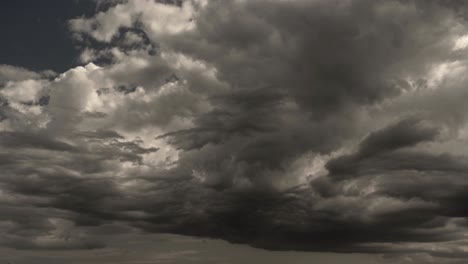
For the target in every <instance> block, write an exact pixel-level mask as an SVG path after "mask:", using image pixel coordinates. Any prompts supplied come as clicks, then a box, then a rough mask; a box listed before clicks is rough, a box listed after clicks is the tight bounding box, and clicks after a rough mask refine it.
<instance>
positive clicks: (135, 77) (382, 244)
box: [0, 0, 468, 263]
mask: <svg viewBox="0 0 468 264" xmlns="http://www.w3.org/2000/svg"><path fill="white" fill-rule="evenodd" d="M465 9H466V5H465V3H463V2H460V1H454V2H445V1H417V0H415V1H406V2H403V1H396V0H395V1H393V0H392V1H371V0H353V1H305V0H294V1H280V0H259V1H241V0H232V1H217V0H211V1H203V0H187V1H149V0H142V1H118V2H115V3H113V4H109V5H106V6H105V9H103V10H101V11H99V12H98V13H96V14H95V15H94V16H91V17H81V18H76V19H73V20H71V21H69V26H70V31H71V32H72V33H73V36H74V38H75V41H76V43H77V44H79V45H80V46H82V47H85V48H83V54H82V56H81V60H82V61H84V62H86V63H87V64H86V65H84V66H78V67H75V68H72V69H69V70H68V71H66V72H64V73H62V74H59V75H57V76H56V75H55V74H53V73H51V72H40V73H38V72H32V71H29V70H26V69H22V68H17V67H13V66H8V65H2V66H1V67H0V171H1V173H0V210H1V211H2V212H9V213H5V214H2V216H1V217H0V230H1V232H2V233H4V234H6V236H2V238H1V239H0V244H1V245H3V246H7V247H13V248H19V249H20V248H37V249H47V248H49V249H70V248H77V249H86V248H100V247H104V246H105V245H106V239H108V240H110V239H112V238H111V236H105V235H99V236H97V235H95V234H94V232H95V230H99V228H101V227H102V228H104V227H105V226H106V225H107V226H108V225H118V226H119V228H116V231H115V232H117V233H118V232H136V231H135V230H139V232H164V233H173V234H182V235H191V236H201V237H212V238H221V239H225V240H227V241H230V242H236V243H245V244H249V245H252V246H255V247H261V248H266V249H273V250H306V251H329V252H370V253H380V254H388V255H391V256H394V257H395V258H396V259H399V258H401V259H402V263H405V262H404V261H406V260H407V261H408V263H413V262H411V261H412V260H414V261H420V260H418V259H419V257H418V256H421V254H423V255H424V256H426V257H422V258H421V259H422V260H421V261H422V262H421V263H423V262H424V263H428V262H430V261H439V260H440V258H444V259H446V260H447V261H451V260H450V259H451V258H453V259H454V260H455V261H462V262H463V261H464V259H465V258H466V254H462V252H461V251H460V250H461V248H463V246H464V244H465V243H466V234H467V232H466V230H467V229H466V226H467V223H466V219H465V218H466V216H467V213H468V210H467V208H466V206H464V205H463V204H464V201H465V198H466V194H465V193H464V191H463V190H464V189H465V187H468V181H467V180H466V179H465V178H466V177H465V175H466V173H467V172H468V163H466V162H465V159H466V153H467V151H468V149H467V148H466V141H467V140H468V134H467V126H466V125H467V118H466V114H465V112H466V110H467V109H466V107H465V106H464V105H465V103H464V99H463V98H466V88H465V87H466V83H467V82H466V81H467V80H466V77H465V74H464V73H465V71H466V66H467V60H466V59H467V58H466V55H465V52H464V49H465V48H466V47H465V46H463V45H462V44H460V43H461V42H462V40H463V38H464V36H466V34H467V33H468V27H467V26H468V23H467V21H466V16H465V15H464V14H463V12H464V10H465ZM465 38H466V37H465ZM98 65H99V66H98ZM25 216H27V219H29V220H25ZM90 230H94V231H90ZM428 244H430V245H431V246H430V247H428V246H427V245H428ZM402 245H403V246H402ZM403 256H409V257H408V258H406V260H405V258H404V257H403ZM448 263H449V262H448Z"/></svg>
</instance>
